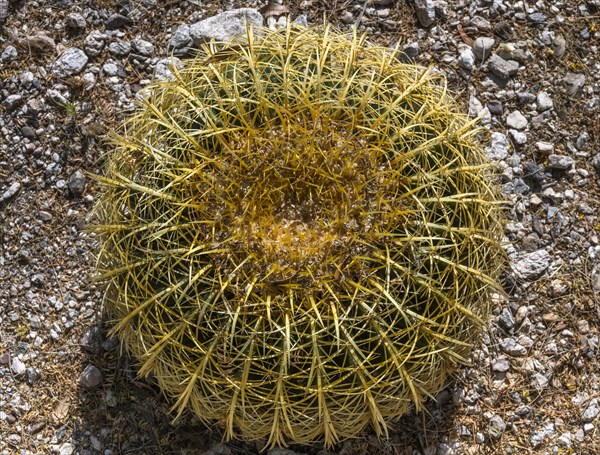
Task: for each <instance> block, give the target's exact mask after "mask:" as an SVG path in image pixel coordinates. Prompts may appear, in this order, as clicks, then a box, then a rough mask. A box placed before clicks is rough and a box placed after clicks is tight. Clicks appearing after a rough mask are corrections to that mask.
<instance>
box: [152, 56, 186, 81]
mask: <svg viewBox="0 0 600 455" xmlns="http://www.w3.org/2000/svg"><path fill="white" fill-rule="evenodd" d="M173 67H175V68H181V67H182V64H181V60H179V59H178V58H177V57H172V58H163V59H160V60H159V61H158V62H156V66H155V67H154V77H155V78H156V79H158V80H162V81H167V80H171V79H173V71H172V68H173Z"/></svg>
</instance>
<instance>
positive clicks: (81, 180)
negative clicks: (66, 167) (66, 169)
mask: <svg viewBox="0 0 600 455" xmlns="http://www.w3.org/2000/svg"><path fill="white" fill-rule="evenodd" d="M85 182H86V178H85V174H84V173H83V172H81V171H80V170H79V169H78V170H76V171H75V172H73V173H72V174H71V175H70V176H69V180H68V182H67V185H68V186H69V191H70V192H71V194H72V195H73V196H81V195H82V194H83V191H84V190H85Z"/></svg>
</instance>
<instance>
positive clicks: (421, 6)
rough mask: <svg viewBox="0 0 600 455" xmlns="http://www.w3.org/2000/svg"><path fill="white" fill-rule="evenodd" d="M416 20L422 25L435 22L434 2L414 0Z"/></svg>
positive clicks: (426, 25)
mask: <svg viewBox="0 0 600 455" xmlns="http://www.w3.org/2000/svg"><path fill="white" fill-rule="evenodd" d="M415 10H416V13H417V20H418V21H419V23H420V24H421V25H422V26H423V27H429V26H430V25H432V24H433V23H434V22H435V3H434V1H433V0H415Z"/></svg>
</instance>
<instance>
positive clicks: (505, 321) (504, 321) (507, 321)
mask: <svg viewBox="0 0 600 455" xmlns="http://www.w3.org/2000/svg"><path fill="white" fill-rule="evenodd" d="M498 324H500V326H501V327H502V328H503V329H504V330H506V331H507V332H511V331H512V329H513V328H514V327H515V317H514V316H513V314H512V311H510V309H509V308H506V307H504V308H502V311H501V312H500V314H499V315H498Z"/></svg>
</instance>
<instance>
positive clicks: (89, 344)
mask: <svg viewBox="0 0 600 455" xmlns="http://www.w3.org/2000/svg"><path fill="white" fill-rule="evenodd" d="M80 344H81V347H82V348H83V350H85V351H87V352H89V353H90V354H92V355H100V354H101V353H102V329H100V327H98V326H93V327H90V328H89V329H88V330H87V331H86V332H85V333H84V335H83V337H81V341H80Z"/></svg>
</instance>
